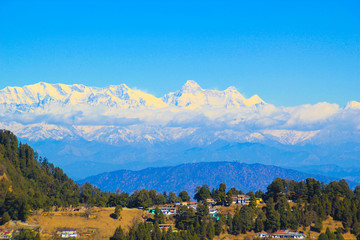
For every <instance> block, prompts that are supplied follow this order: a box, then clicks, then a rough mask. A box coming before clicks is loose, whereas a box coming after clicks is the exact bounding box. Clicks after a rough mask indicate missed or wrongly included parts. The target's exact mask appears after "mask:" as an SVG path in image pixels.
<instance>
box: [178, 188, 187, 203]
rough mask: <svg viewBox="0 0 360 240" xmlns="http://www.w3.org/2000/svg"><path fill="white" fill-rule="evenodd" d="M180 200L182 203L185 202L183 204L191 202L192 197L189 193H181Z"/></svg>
mask: <svg viewBox="0 0 360 240" xmlns="http://www.w3.org/2000/svg"><path fill="white" fill-rule="evenodd" d="M179 198H180V199H181V201H183V202H187V201H190V196H189V194H188V192H187V191H185V190H184V191H181V192H180V193H179Z"/></svg>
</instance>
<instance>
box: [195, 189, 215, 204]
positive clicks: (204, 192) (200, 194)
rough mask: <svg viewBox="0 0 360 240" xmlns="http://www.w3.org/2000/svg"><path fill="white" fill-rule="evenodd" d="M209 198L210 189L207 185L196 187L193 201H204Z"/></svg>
mask: <svg viewBox="0 0 360 240" xmlns="http://www.w3.org/2000/svg"><path fill="white" fill-rule="evenodd" d="M210 197H211V193H210V189H209V186H208V185H203V186H201V187H200V186H198V187H197V188H196V190H195V196H194V199H195V200H197V201H198V202H200V201H205V200H206V199H207V198H210Z"/></svg>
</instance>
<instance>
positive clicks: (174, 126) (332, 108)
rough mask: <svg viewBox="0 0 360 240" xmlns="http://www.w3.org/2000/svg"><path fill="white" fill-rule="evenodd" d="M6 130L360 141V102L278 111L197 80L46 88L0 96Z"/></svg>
mask: <svg viewBox="0 0 360 240" xmlns="http://www.w3.org/2000/svg"><path fill="white" fill-rule="evenodd" d="M0 128H5V129H9V130H12V131H14V132H15V133H16V134H17V135H18V136H20V137H21V138H24V139H29V140H31V141H39V140H46V139H53V140H61V139H72V140H76V139H84V140H86V141H99V142H103V143H108V144H122V143H137V142H148V143H154V142H174V141H175V142H176V141H188V142H192V143H194V144H195V145H203V144H211V143H212V142H214V141H216V140H219V139H221V140H225V141H230V142H265V141H276V142H280V143H282V144H291V145H293V144H304V143H319V142H331V141H349V140H351V141H355V142H360V103H359V102H356V101H351V102H349V103H348V104H347V105H346V107H344V108H340V107H339V106H338V105H337V104H330V103H326V102H323V103H318V104H315V105H301V106H297V107H276V106H274V105H272V104H270V103H265V102H264V101H263V100H262V99H261V98H260V97H259V96H257V95H254V96H252V97H250V98H245V97H244V96H243V95H242V94H240V93H239V92H238V91H237V89H236V88H234V87H229V88H227V89H226V90H224V91H219V90H207V89H202V88H201V87H200V86H199V85H198V84H197V83H196V82H195V81H191V80H189V81H187V82H186V83H185V84H184V86H183V87H182V88H181V90H178V91H176V92H171V93H168V94H166V95H165V96H163V97H162V98H158V97H155V96H153V95H151V94H148V93H145V92H143V91H140V90H137V89H131V88H129V87H128V86H126V85H125V84H121V85H117V86H109V87H106V88H97V87H87V86H84V85H78V84H74V85H65V84H48V83H38V84H34V85H28V86H24V87H6V88H5V89H2V90H0ZM344 133H347V134H346V136H344ZM334 136H335V137H336V138H335V139H334Z"/></svg>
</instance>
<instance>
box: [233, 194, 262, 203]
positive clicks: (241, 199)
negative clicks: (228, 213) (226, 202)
mask: <svg viewBox="0 0 360 240" xmlns="http://www.w3.org/2000/svg"><path fill="white" fill-rule="evenodd" d="M231 197H232V204H239V205H249V204H250V196H248V195H245V194H238V195H232V196H231ZM255 202H256V205H259V204H261V203H264V201H263V200H262V198H256V200H255Z"/></svg>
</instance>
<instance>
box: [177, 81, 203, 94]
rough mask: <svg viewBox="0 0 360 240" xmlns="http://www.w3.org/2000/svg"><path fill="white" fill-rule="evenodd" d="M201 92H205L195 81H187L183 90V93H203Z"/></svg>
mask: <svg viewBox="0 0 360 240" xmlns="http://www.w3.org/2000/svg"><path fill="white" fill-rule="evenodd" d="M201 90H203V89H202V88H201V87H200V85H199V84H198V83H197V82H195V81H193V80H188V81H186V83H185V84H184V85H183V86H182V88H181V91H182V92H194V91H201Z"/></svg>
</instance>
